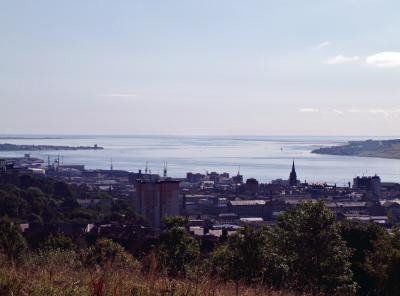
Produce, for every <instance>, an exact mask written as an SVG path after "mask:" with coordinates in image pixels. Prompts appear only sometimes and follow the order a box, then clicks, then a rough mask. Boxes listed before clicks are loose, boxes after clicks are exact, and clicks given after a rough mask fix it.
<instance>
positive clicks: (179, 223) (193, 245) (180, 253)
mask: <svg viewBox="0 0 400 296" xmlns="http://www.w3.org/2000/svg"><path fill="white" fill-rule="evenodd" d="M187 222H188V221H187V219H184V218H180V217H168V218H164V219H163V224H164V226H165V228H164V230H163V231H162V233H161V235H160V239H159V244H158V247H157V249H156V257H157V262H158V266H159V268H161V269H164V270H165V271H167V272H168V274H169V275H170V276H174V277H175V276H178V275H180V276H185V275H186V271H187V267H188V265H189V264H191V263H193V262H195V261H196V260H197V259H198V256H199V245H198V243H197V241H196V240H195V239H194V238H193V237H192V236H191V235H190V234H189V233H188V232H187V230H186V226H187Z"/></svg>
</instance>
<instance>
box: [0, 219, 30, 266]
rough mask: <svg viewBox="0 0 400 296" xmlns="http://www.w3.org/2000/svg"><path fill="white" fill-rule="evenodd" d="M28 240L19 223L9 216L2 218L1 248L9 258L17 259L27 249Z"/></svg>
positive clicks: (0, 224)
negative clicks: (23, 234)
mask: <svg viewBox="0 0 400 296" xmlns="http://www.w3.org/2000/svg"><path fill="white" fill-rule="evenodd" d="M25 248H26V242H25V239H24V237H23V236H22V234H21V229H20V227H19V225H18V224H15V223H13V222H11V221H10V220H9V219H8V218H2V219H1V220H0V249H1V251H2V252H3V253H4V254H5V255H6V256H7V258H8V259H9V260H15V259H17V258H18V257H19V255H20V254H21V253H22V252H23V251H24V250H25Z"/></svg>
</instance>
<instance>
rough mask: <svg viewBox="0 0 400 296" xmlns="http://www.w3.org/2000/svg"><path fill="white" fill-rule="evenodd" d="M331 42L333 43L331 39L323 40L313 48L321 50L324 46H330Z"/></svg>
mask: <svg viewBox="0 0 400 296" xmlns="http://www.w3.org/2000/svg"><path fill="white" fill-rule="evenodd" d="M331 44H332V42H330V41H324V42H321V43H320V44H317V45H315V46H313V47H312V49H314V50H320V49H323V48H324V47H327V46H329V45H331Z"/></svg>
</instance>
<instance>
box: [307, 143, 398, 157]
mask: <svg viewBox="0 0 400 296" xmlns="http://www.w3.org/2000/svg"><path fill="white" fill-rule="evenodd" d="M311 153H315V154H326V155H337V156H359V157H377V158H387V159H400V139H396V140H366V141H349V142H348V143H347V144H345V145H339V146H332V147H322V148H318V149H314V150H312V151H311Z"/></svg>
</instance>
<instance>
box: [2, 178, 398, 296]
mask: <svg viewBox="0 0 400 296" xmlns="http://www.w3.org/2000/svg"><path fill="white" fill-rule="evenodd" d="M33 181H34V180H33ZM34 182H37V181H34ZM40 182H41V183H39V185H40V186H41V188H42V189H41V191H42V190H43V191H42V192H44V191H46V190H47V191H46V192H47V193H45V194H43V195H42V196H41V198H39V199H38V198H37V196H36V195H35V196H34V197H33V198H32V195H30V194H29V192H34V191H35V190H36V189H34V188H32V184H29V185H28V186H25V185H24V186H25V189H24V188H20V185H13V186H10V185H9V184H8V185H7V186H3V187H1V189H2V191H1V198H2V200H3V201H6V203H4V204H2V205H6V206H7V207H3V208H2V211H3V214H4V216H3V218H1V219H0V295H57V296H58V295H90V296H102V295H112V296H116V295H388V296H389V295H398V291H399V290H400V235H399V231H398V230H396V229H394V230H393V231H392V232H391V233H389V232H388V231H387V230H386V229H383V228H381V227H380V226H378V225H375V224H360V223H349V222H343V223H338V222H337V221H336V220H335V214H334V213H332V212H331V211H329V210H328V209H327V208H326V207H325V206H324V204H323V202H319V203H303V204H299V205H297V206H296V207H294V208H292V209H291V210H289V211H287V212H286V213H284V214H282V215H281V216H280V217H279V220H278V223H277V225H276V227H274V228H262V229H253V228H244V229H242V230H240V231H239V232H237V233H236V234H233V235H226V234H225V235H223V236H222V237H221V238H220V239H219V240H218V241H213V240H208V239H205V238H195V237H193V236H192V235H190V233H189V232H188V227H187V220H185V219H184V218H179V217H175V218H167V219H165V220H164V226H165V228H164V229H163V231H162V233H161V235H160V237H159V238H158V239H156V240H152V241H150V242H148V243H147V244H145V245H144V246H142V247H141V248H140V251H136V252H134V253H130V252H128V251H126V250H125V249H124V248H123V247H122V246H121V245H119V244H118V243H116V242H113V241H111V240H109V239H106V238H101V237H99V238H98V239H97V240H95V241H93V240H92V239H86V240H85V238H82V237H80V238H74V237H67V236H65V235H63V234H62V233H51V232H50V233H48V234H46V235H44V236H35V237H34V238H32V237H28V238H26V237H24V236H23V235H22V233H21V230H20V226H19V223H20V222H21V221H30V219H31V214H30V208H31V207H33V209H41V210H40V211H37V212H36V215H37V216H39V219H47V218H46V216H47V215H46V214H45V213H46V212H50V213H52V214H53V215H52V217H58V218H57V220H59V219H60V220H62V221H69V222H70V223H73V222H72V221H73V220H71V218H72V217H71V212H77V211H80V209H79V207H77V206H76V205H75V206H73V207H71V208H70V209H68V207H67V206H66V201H68V204H70V205H74V204H75V202H74V194H70V193H68V194H65V192H69V191H70V189H69V188H68V186H65V185H60V184H58V185H57V188H62V190H61V191H60V192H58V193H57V192H56V191H58V189H57V190H55V188H56V187H54V186H55V184H56V183H54V182H53V181H52V182H53V183H52V184H54V186H49V184H48V183H47V182H46V181H45V180H41V181H40ZM36 184H38V183H36ZM44 188H47V189H46V190H45V189H44ZM10 190H11V193H12V194H10ZM35 194H36V193H35ZM63 196H64V197H63ZM15 197H17V200H18V203H17V204H16V205H17V206H15V203H14V201H13V200H14V199H15ZM50 199H53V201H52V200H50ZM36 201H40V202H39V203H37V202H36ZM11 210H12V211H11ZM20 210H21V211H20ZM42 210H43V211H42ZM89 211H93V212H91V214H92V215H93V217H94V218H96V219H97V217H98V216H97V214H95V211H94V209H90V210H89ZM120 211H121V210H120V208H119V207H114V210H113V209H112V208H108V209H107V212H108V213H109V214H110V215H114V216H115V217H123V219H127V218H128V217H129V216H130V215H128V213H126V214H124V215H121V213H120ZM53 212H54V213H53ZM113 212H114V213H113ZM99 216H101V215H99ZM130 217H132V219H136V218H134V213H133V214H132V215H131V216H130ZM26 219H28V220H26ZM37 219H38V218H37V217H36V218H35V220H37ZM72 219H75V218H72ZM107 219H108V218H107ZM48 223H50V222H48ZM38 240H39V241H38ZM133 243H134V242H133Z"/></svg>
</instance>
